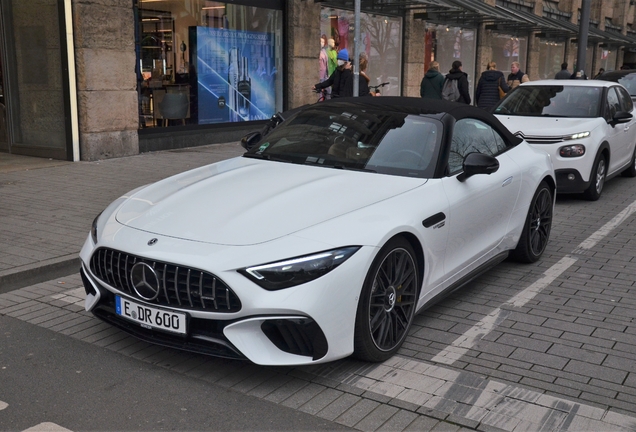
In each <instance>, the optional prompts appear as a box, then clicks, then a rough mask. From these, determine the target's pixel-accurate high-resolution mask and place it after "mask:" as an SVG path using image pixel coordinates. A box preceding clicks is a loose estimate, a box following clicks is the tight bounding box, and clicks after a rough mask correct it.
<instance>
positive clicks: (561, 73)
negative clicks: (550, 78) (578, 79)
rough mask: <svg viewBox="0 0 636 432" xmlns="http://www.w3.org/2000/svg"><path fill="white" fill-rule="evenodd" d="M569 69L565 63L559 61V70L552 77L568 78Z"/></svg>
mask: <svg viewBox="0 0 636 432" xmlns="http://www.w3.org/2000/svg"><path fill="white" fill-rule="evenodd" d="M570 75H571V74H570V71H569V70H568V64H567V63H561V70H560V71H559V72H557V73H556V75H555V76H554V79H570Z"/></svg>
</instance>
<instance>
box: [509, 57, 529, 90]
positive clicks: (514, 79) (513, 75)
mask: <svg viewBox="0 0 636 432" xmlns="http://www.w3.org/2000/svg"><path fill="white" fill-rule="evenodd" d="M528 81H530V78H528V75H526V74H524V73H523V72H521V69H520V66H519V62H516V61H514V62H512V63H510V74H509V75H508V87H510V88H516V87H517V86H518V85H519V84H521V83H524V82H528Z"/></svg>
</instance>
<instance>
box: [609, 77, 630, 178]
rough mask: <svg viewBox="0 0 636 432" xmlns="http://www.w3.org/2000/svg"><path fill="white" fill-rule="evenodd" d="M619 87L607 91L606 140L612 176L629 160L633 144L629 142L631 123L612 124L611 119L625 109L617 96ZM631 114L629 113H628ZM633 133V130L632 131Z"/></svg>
mask: <svg viewBox="0 0 636 432" xmlns="http://www.w3.org/2000/svg"><path fill="white" fill-rule="evenodd" d="M617 90H620V88H619V87H617V86H613V87H610V88H608V89H607V105H606V114H605V119H606V120H607V121H608V124H607V128H606V130H607V134H606V139H607V141H608V143H609V145H610V152H611V155H610V161H609V166H608V170H607V171H608V174H613V173H614V172H615V171H616V170H617V169H619V168H621V167H623V166H625V165H626V164H627V163H629V161H630V160H631V156H632V149H633V148H634V147H633V142H631V143H630V142H629V141H630V137H631V136H632V133H630V129H633V128H632V126H633V121H629V122H627V123H619V124H613V123H611V122H612V119H613V118H614V115H615V114H616V113H617V112H620V111H624V110H625V109H626V107H625V106H624V103H621V102H622V101H621V99H622V96H619V93H617ZM630 112H631V111H630ZM632 132H633V130H632Z"/></svg>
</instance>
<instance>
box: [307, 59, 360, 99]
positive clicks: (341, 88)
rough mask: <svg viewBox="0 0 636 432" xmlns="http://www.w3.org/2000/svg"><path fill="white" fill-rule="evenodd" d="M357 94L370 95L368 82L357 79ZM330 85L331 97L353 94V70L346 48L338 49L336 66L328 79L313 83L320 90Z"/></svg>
mask: <svg viewBox="0 0 636 432" xmlns="http://www.w3.org/2000/svg"><path fill="white" fill-rule="evenodd" d="M358 84H359V87H358V96H370V92H369V83H368V82H367V81H366V80H365V79H364V78H362V79H358ZM329 86H331V98H332V99H333V98H341V97H351V96H353V71H352V70H351V61H350V60H349V51H347V49H346V48H343V49H341V50H340V51H338V67H337V68H336V70H335V71H334V72H333V74H331V76H330V77H329V79H327V80H325V81H323V82H321V83H318V84H316V85H314V90H320V89H323V88H327V87H329Z"/></svg>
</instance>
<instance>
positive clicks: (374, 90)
mask: <svg viewBox="0 0 636 432" xmlns="http://www.w3.org/2000/svg"><path fill="white" fill-rule="evenodd" d="M385 85H389V83H388V82H383V83H382V84H378V85H374V86H369V91H370V92H371V93H372V94H373V95H374V96H380V95H381V93H380V92H379V91H378V89H379V88H380V87H384V86H385Z"/></svg>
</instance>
